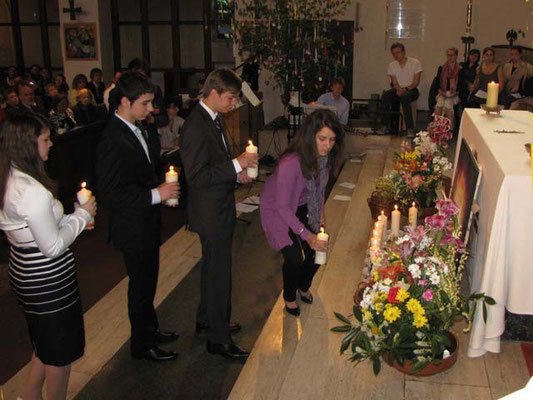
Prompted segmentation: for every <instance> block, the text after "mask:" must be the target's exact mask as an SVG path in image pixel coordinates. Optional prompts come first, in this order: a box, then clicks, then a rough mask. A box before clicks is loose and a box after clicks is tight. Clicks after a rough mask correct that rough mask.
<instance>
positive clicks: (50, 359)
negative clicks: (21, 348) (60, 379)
mask: <svg viewBox="0 0 533 400" xmlns="http://www.w3.org/2000/svg"><path fill="white" fill-rule="evenodd" d="M9 283H10V284H11V287H12V289H13V291H14V292H15V295H16V297H17V300H18V301H19V304H20V305H21V307H22V309H23V311H24V316H25V317H26V321H27V322H28V329H29V332H30V338H31V342H32V344H33V348H34V350H35V354H36V356H37V357H38V358H39V360H41V361H42V362H43V363H44V364H46V365H54V366H65V365H68V364H70V363H72V362H73V361H75V360H77V359H78V358H80V357H81V356H82V355H83V351H84V348H85V333H84V329H83V312H82V309H81V302H80V293H79V289H78V280H77V276H76V261H75V259H74V255H73V254H72V252H71V251H70V249H67V251H66V252H64V253H63V254H61V255H60V256H58V257H56V258H53V259H52V258H47V257H45V256H44V255H43V254H42V253H41V252H40V251H39V249H38V248H36V247H33V248H19V247H14V246H11V251H10V254H9Z"/></svg>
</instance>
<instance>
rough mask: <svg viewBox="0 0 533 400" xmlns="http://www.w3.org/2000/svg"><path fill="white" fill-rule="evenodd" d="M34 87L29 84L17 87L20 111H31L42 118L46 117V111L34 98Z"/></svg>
mask: <svg viewBox="0 0 533 400" xmlns="http://www.w3.org/2000/svg"><path fill="white" fill-rule="evenodd" d="M33 86H34V85H30V83H29V82H22V83H21V84H20V85H19V87H18V95H19V99H20V109H21V110H24V111H31V112H33V113H35V114H40V115H42V116H44V117H46V116H47V115H48V113H47V112H46V109H45V108H44V106H43V105H42V104H41V102H40V101H39V100H38V99H37V98H36V97H35V90H34V88H33Z"/></svg>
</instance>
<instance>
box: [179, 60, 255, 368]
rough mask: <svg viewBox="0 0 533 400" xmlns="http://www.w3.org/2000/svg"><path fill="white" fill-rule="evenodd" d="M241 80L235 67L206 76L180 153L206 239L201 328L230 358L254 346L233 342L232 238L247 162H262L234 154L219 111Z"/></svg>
mask: <svg viewBox="0 0 533 400" xmlns="http://www.w3.org/2000/svg"><path fill="white" fill-rule="evenodd" d="M240 91H241V80H240V78H239V77H238V76H237V75H236V74H235V73H234V72H233V71H231V70H228V69H218V70H215V71H213V72H212V73H211V74H210V75H209V76H208V77H207V80H206V83H205V86H204V97H203V99H202V100H201V101H200V103H199V104H198V105H197V106H196V107H194V109H193V110H192V111H191V113H190V115H189V117H188V118H187V120H186V121H185V124H184V125H183V127H182V131H181V135H180V140H181V146H180V155H181V158H182V161H183V168H184V171H185V177H186V179H187V184H188V190H189V197H188V201H187V205H188V209H187V211H188V216H189V224H190V228H191V230H192V231H194V232H197V233H198V234H199V236H200V241H201V243H202V261H201V264H202V277H201V299H200V306H199V308H198V313H197V317H196V331H197V332H198V333H202V332H208V334H209V336H208V340H207V351H208V352H210V353H216V354H221V355H223V356H226V357H229V358H246V357H247V356H248V354H249V353H248V352H247V351H245V350H242V349H241V348H239V347H238V346H237V345H235V344H234V343H233V340H232V338H231V333H232V332H236V331H238V330H240V328H241V327H240V325H239V324H232V323H230V315H231V247H232V246H231V243H232V237H233V228H234V225H235V219H236V211H235V196H234V190H235V185H236V183H237V182H241V183H248V182H251V178H250V177H248V175H246V167H248V166H255V165H257V154H248V153H243V154H241V155H240V156H239V157H237V158H235V159H232V156H231V151H230V147H229V142H228V139H227V137H226V135H225V133H224V125H223V123H222V119H221V118H220V115H219V113H226V112H228V111H230V110H231V108H233V106H234V105H235V103H236V101H237V98H238V95H239V93H240Z"/></svg>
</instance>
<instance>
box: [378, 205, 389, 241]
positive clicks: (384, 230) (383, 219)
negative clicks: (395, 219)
mask: <svg viewBox="0 0 533 400" xmlns="http://www.w3.org/2000/svg"><path fill="white" fill-rule="evenodd" d="M380 217H381V222H382V223H383V232H382V234H383V236H382V239H381V241H382V242H386V241H387V223H388V218H387V216H386V215H385V212H384V211H381V215H380Z"/></svg>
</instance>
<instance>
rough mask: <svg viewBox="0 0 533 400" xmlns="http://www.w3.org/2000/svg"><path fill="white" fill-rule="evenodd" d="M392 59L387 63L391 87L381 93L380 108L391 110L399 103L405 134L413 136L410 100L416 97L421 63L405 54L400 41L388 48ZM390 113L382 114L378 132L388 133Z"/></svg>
mask: <svg viewBox="0 0 533 400" xmlns="http://www.w3.org/2000/svg"><path fill="white" fill-rule="evenodd" d="M390 51H391V54H392V57H393V58H394V61H393V62H391V63H390V64H389V68H388V70H387V75H389V78H390V80H391V86H392V88H391V89H389V90H387V91H386V92H385V93H384V94H383V98H382V108H383V110H384V111H389V112H390V111H392V110H393V107H394V105H395V103H396V104H397V103H401V105H402V109H403V116H404V118H405V128H406V129H407V136H409V137H414V134H415V133H414V128H415V127H414V121H413V114H412V112H411V102H413V101H415V100H416V99H418V89H417V87H418V84H419V83H420V76H421V75H422V64H420V61H418V60H417V59H416V58H413V57H407V56H406V55H405V46H404V45H403V44H401V43H393V44H392V46H391V48H390ZM390 120H391V114H390V113H385V114H383V119H382V120H381V123H382V128H381V129H380V130H379V131H378V133H380V134H387V133H389V125H390Z"/></svg>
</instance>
